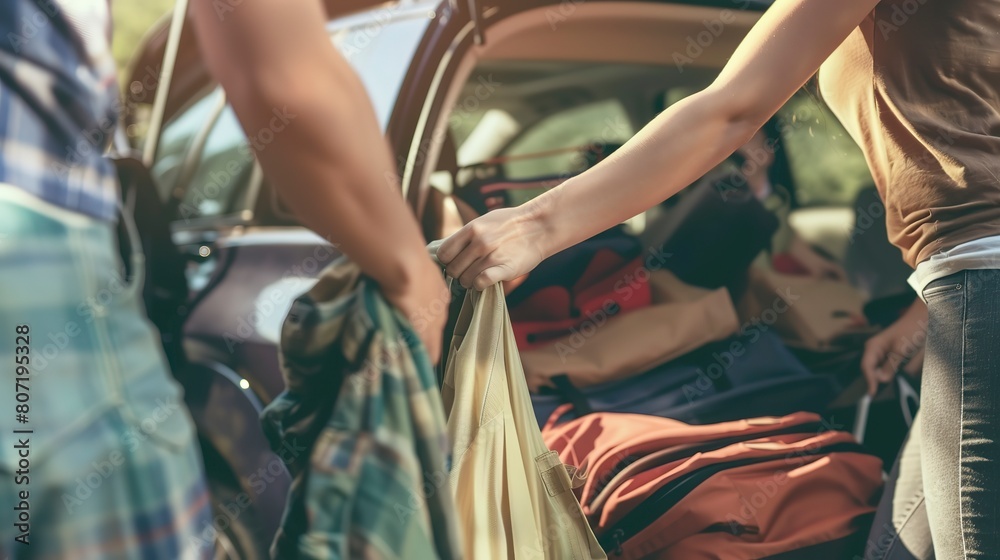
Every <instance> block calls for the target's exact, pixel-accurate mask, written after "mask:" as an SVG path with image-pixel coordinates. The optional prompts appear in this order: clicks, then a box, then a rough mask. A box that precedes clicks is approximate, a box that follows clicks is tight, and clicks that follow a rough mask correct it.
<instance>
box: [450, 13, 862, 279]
mask: <svg viewBox="0 0 1000 560" xmlns="http://www.w3.org/2000/svg"><path fill="white" fill-rule="evenodd" d="M876 4H878V0H845V1H840V2H833V1H830V0H777V1H776V2H775V3H774V5H773V6H772V7H771V8H770V9H769V10H768V11H767V13H765V14H764V16H763V17H762V18H761V20H760V21H759V22H758V23H757V24H756V25H755V26H754V28H753V29H752V30H751V31H750V33H749V34H748V35H747V37H746V38H745V39H744V40H743V42H742V43H741V44H740V46H739V48H737V50H736V52H735V54H734V55H733V57H732V58H731V59H730V60H729V62H728V64H726V67H725V68H724V69H723V71H722V73H721V74H720V75H719V77H718V78H717V79H716V80H715V82H714V83H713V84H712V85H711V86H710V87H708V88H707V89H705V90H704V91H702V92H699V93H697V94H694V95H692V96H690V97H688V98H687V99H685V100H683V101H681V102H679V103H677V104H675V105H673V106H672V107H670V108H669V109H667V110H666V111H664V112H663V113H661V114H660V115H659V116H657V117H656V118H655V119H654V120H653V121H652V122H650V123H649V124H648V125H646V126H645V127H644V128H643V129H642V130H641V131H640V132H639V133H638V134H636V136H635V137H634V138H632V139H631V140H629V141H628V142H627V143H626V144H625V145H624V146H623V147H622V148H620V149H619V150H617V151H616V152H615V153H614V154H613V155H612V156H611V157H610V158H608V159H607V160H606V161H604V162H602V163H601V164H600V165H598V166H596V167H594V168H592V169H590V170H588V171H586V172H585V173H582V174H581V175H578V176H576V177H574V178H571V179H569V180H567V181H566V182H565V183H563V184H562V185H561V186H559V187H558V188H555V189H553V190H551V191H549V192H548V193H546V194H544V195H542V196H540V197H538V198H536V199H534V200H533V201H531V202H529V203H528V204H526V205H524V206H522V207H520V208H518V209H516V211H515V212H511V213H507V214H499V215H498V216H497V217H492V216H490V215H487V216H485V217H484V218H481V219H480V220H478V222H479V223H478V224H477V222H473V223H471V224H469V225H468V226H466V228H464V229H463V230H462V231H460V232H459V233H457V234H455V235H454V236H452V237H451V238H450V239H449V240H448V241H447V242H446V243H445V244H444V246H443V247H442V248H441V249H442V250H441V251H440V252H439V253H438V254H439V256H440V257H441V259H442V260H443V261H444V262H447V263H449V266H448V271H449V273H451V274H455V275H458V276H460V277H461V279H462V283H463V284H464V285H466V286H469V285H473V284H474V285H475V286H476V287H478V288H482V287H485V286H487V285H490V284H492V283H495V282H497V281H500V280H508V279H510V278H511V277H516V276H518V275H520V274H523V273H524V272H527V271H528V270H530V268H531V267H533V266H534V264H536V263H534V262H533V261H534V260H535V259H543V258H546V257H548V256H550V255H552V254H554V253H556V252H558V251H560V250H562V249H565V248H566V247H569V246H571V245H574V244H576V243H579V242H580V241H583V240H584V239H587V238H589V237H591V236H593V235H594V234H597V233H599V232H601V231H604V230H606V229H608V228H610V227H612V226H614V225H615V224H618V223H620V222H622V221H623V220H626V219H628V218H630V217H632V216H634V215H636V214H638V213H640V212H642V211H644V210H646V209H648V208H650V207H652V206H654V205H656V204H658V203H660V202H662V201H663V200H665V199H667V198H669V197H671V196H673V195H674V194H676V193H677V192H678V191H679V190H681V189H682V188H684V187H685V186H686V185H689V184H691V183H693V182H694V181H696V180H697V179H698V178H699V177H701V176H702V175H704V174H705V173H707V172H708V171H709V170H710V169H711V168H713V167H714V166H716V165H718V164H719V163H720V162H722V161H723V160H724V159H725V158H726V157H728V156H729V154H731V153H733V152H734V151H735V150H736V149H737V148H739V147H740V146H742V145H743V144H744V143H746V142H747V141H748V140H749V139H750V138H751V136H752V135H753V134H754V132H756V131H757V130H758V129H759V128H760V127H761V126H763V124H764V123H765V122H766V121H767V119H768V118H770V117H771V116H772V115H774V113H776V112H777V111H778V109H780V108H781V106H782V105H783V104H784V103H785V102H786V101H788V99H789V98H791V96H792V95H793V94H794V93H795V92H796V91H797V90H798V89H799V88H801V87H802V85H803V84H805V82H806V81H808V79H809V78H810V77H811V76H812V75H813V74H814V73H815V72H816V70H817V69H818V68H819V66H820V65H821V64H822V63H823V61H824V60H826V59H827V58H828V57H829V56H830V54H831V53H832V52H833V51H834V50H836V48H837V47H838V46H839V45H840V44H841V43H842V42H843V41H844V39H846V38H847V36H848V35H849V34H850V33H851V31H852V30H854V29H855V28H856V27H857V26H858V24H859V23H860V22H861V21H862V20H863V19H864V18H865V16H866V15H867V14H868V13H870V12H871V10H872V9H873V8H874V7H875V5H876ZM500 220H504V221H507V222H508V223H507V224H505V225H504V227H493V226H494V224H493V221H500ZM515 236H519V237H522V238H530V239H532V240H533V242H532V244H530V245H529V244H526V243H524V242H517V241H514V237H515ZM504 247H510V248H509V249H505V248H504ZM514 251H517V252H519V253H520V254H521V255H529V256H527V257H525V256H518V255H515V254H513V252H514ZM529 261H531V262H529Z"/></svg>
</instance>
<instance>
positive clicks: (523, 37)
mask: <svg viewBox="0 0 1000 560" xmlns="http://www.w3.org/2000/svg"><path fill="white" fill-rule="evenodd" d="M769 4H770V1H767V0H629V1H620V0H587V1H583V0H504V1H503V2H497V1H493V0H489V1H487V0H468V1H461V2H459V1H456V0H444V1H440V2H439V1H437V0H413V1H399V2H391V3H389V4H385V5H382V6H380V7H378V8H375V9H371V10H366V11H362V12H358V13H355V14H353V15H350V16H348V17H343V18H339V19H336V20H333V21H330V22H328V26H327V29H328V30H329V34H330V37H331V40H332V41H333V43H334V44H335V45H336V46H337V48H339V49H340V51H341V52H342V53H343V54H344V55H345V57H346V58H347V60H348V61H350V63H351V64H352V65H353V67H354V68H355V70H357V72H358V74H359V75H360V77H361V80H362V81H363V83H364V85H365V87H366V88H367V91H368V93H369V95H370V98H371V102H372V105H373V106H374V108H375V113H376V115H377V117H378V122H379V124H380V125H381V126H382V127H383V129H384V131H385V134H386V137H387V138H388V140H389V142H390V144H391V147H392V149H393V151H394V153H395V154H396V158H397V163H398V171H399V176H400V178H401V185H402V190H403V194H404V196H405V198H406V200H407V202H408V203H409V205H410V206H411V207H412V209H413V210H414V212H415V214H416V215H417V216H418V218H419V219H420V221H421V224H422V226H423V228H424V232H425V235H426V236H427V237H428V238H433V237H440V236H441V235H443V234H444V233H446V232H447V231H448V227H449V226H448V223H449V219H452V218H454V216H452V214H453V213H454V212H453V210H454V204H452V205H450V206H449V204H450V203H449V202H448V200H449V197H448V195H450V194H453V193H458V192H460V191H461V190H462V189H463V188H466V187H467V186H468V185H470V184H473V183H476V184H481V183H482V182H483V181H484V180H488V179H489V178H490V177H491V176H496V175H498V174H499V175H500V176H502V177H504V178H505V179H510V180H523V179H530V178H537V177H543V176H544V177H565V176H569V175H572V174H574V173H577V172H579V171H580V170H581V169H583V168H584V167H586V165H588V164H587V160H588V155H592V154H589V152H588V151H587V149H585V148H581V146H583V147H586V146H594V145H599V146H612V147H613V146H615V145H618V144H621V143H623V142H624V141H626V140H627V139H628V138H630V137H631V136H632V135H633V134H634V133H635V132H636V131H637V130H639V129H640V128H641V127H642V126H643V125H644V124H645V123H647V122H648V121H650V120H651V119H652V118H654V117H655V116H656V114H657V113H658V112H660V111H662V110H663V109H664V108H666V107H668V106H670V105H671V104H672V103H675V102H677V101H678V100H680V99H682V98H683V97H684V96H686V95H688V94H690V93H693V92H694V91H697V90H698V89H699V88H701V87H704V86H705V85H707V84H709V83H710V82H711V80H712V79H713V78H714V77H715V76H716V74H717V73H718V72H719V70H720V69H721V67H722V66H723V65H724V63H725V62H726V60H727V59H728V57H729V56H730V55H731V54H732V52H733V50H734V49H735V47H736V46H737V44H738V42H739V41H740V40H741V39H742V37H743V36H744V35H745V34H746V33H747V31H748V30H749V29H750V27H751V26H752V25H753V24H754V22H756V21H757V19H758V18H759V17H760V16H761V14H762V13H763V11H764V10H765V9H766V8H767V7H768V5H769ZM169 32H170V20H169V19H164V20H163V21H161V22H160V23H159V24H158V25H157V27H155V28H154V29H153V30H152V31H151V32H150V33H149V34H148V35H147V37H146V39H145V40H144V42H143V45H142V47H141V48H140V49H139V51H138V53H137V54H136V56H135V58H134V59H133V62H132V64H131V66H130V69H129V74H128V76H129V77H128V81H127V83H128V87H127V88H126V89H127V92H126V93H127V95H126V104H125V124H126V129H125V131H126V134H124V135H123V137H122V138H120V139H119V140H120V146H121V149H120V150H119V152H120V153H121V156H122V157H121V164H120V167H121V169H122V170H123V171H122V174H123V184H124V185H125V188H126V199H127V200H134V201H137V202H138V203H139V204H138V206H137V222H138V223H139V226H140V229H141V230H142V236H143V242H144V245H145V249H146V251H147V254H148V255H149V261H150V266H152V267H158V270H157V271H155V272H154V273H153V274H150V275H148V278H149V280H148V282H149V285H148V286H147V289H146V293H145V295H146V300H147V307H148V308H149V312H150V317H151V318H152V319H153V321H154V322H155V323H156V324H157V326H158V327H160V329H161V331H162V332H163V333H164V343H165V346H166V347H167V353H168V355H169V356H170V357H171V363H172V366H173V367H174V371H175V375H176V376H177V377H178V379H179V380H180V381H181V383H182V384H183V385H184V387H185V390H186V402H187V405H188V406H189V408H190V410H191V412H192V416H193V418H194V420H195V423H196V425H197V428H198V434H199V437H200V441H201V444H202V450H203V455H204V458H205V463H206V469H207V473H208V477H209V480H210V485H211V490H212V495H213V505H214V508H215V513H216V516H215V520H214V524H213V527H212V528H207V531H206V535H208V536H211V537H213V538H215V539H216V552H217V557H219V558H244V559H255V558H263V557H266V550H267V546H268V543H269V542H270V540H271V538H272V537H273V535H274V534H275V531H276V530H277V527H278V525H279V524H280V521H281V515H282V511H283V507H284V503H285V499H286V495H287V493H288V490H289V484H290V481H291V479H290V477H289V474H288V472H287V469H286V467H285V465H284V462H283V460H282V457H281V456H280V453H275V452H274V451H272V450H271V448H270V446H269V444H268V441H267V439H266V437H265V436H264V434H263V433H262V431H261V429H260V425H259V421H258V415H259V413H260V412H261V410H262V409H263V407H265V406H266V405H267V404H268V403H269V402H270V401H271V400H272V399H274V398H275V397H276V396H277V395H278V394H279V393H280V392H281V391H282V390H283V388H284V382H283V379H282V375H281V370H280V366H279V358H278V347H277V345H278V341H279V334H280V329H281V324H282V321H283V319H284V316H285V314H286V312H287V310H288V309H289V307H290V305H291V303H292V301H293V300H294V299H295V298H296V297H297V296H299V295H300V294H301V293H303V292H304V291H305V290H307V289H308V288H309V287H310V286H311V285H312V282H314V281H315V278H316V276H317V274H318V273H319V272H320V271H321V270H322V269H323V268H324V267H325V266H327V265H329V264H330V263H331V262H333V261H334V260H335V259H336V258H337V257H338V256H339V252H338V251H337V249H336V248H335V247H334V246H333V245H331V244H330V243H328V242H327V241H326V240H324V239H321V238H320V237H319V236H317V235H316V234H314V233H312V232H311V231H309V230H307V229H306V228H304V227H303V226H302V225H301V224H299V223H298V222H297V221H296V219H295V217H294V216H293V215H291V214H290V213H289V211H288V210H287V209H286V208H285V207H284V206H283V205H282V204H281V201H280V199H279V197H278V196H277V194H276V193H275V191H274V189H273V188H272V187H271V186H270V185H269V184H268V181H267V179H266V177H265V176H264V175H263V173H262V172H261V170H260V168H259V166H258V165H257V163H256V162H255V160H254V157H253V155H252V152H251V150H250V149H249V145H251V144H255V145H256V148H257V149H266V144H267V143H268V141H269V138H272V137H273V135H276V134H280V133H281V130H280V128H279V127H283V126H285V125H287V123H290V122H293V121H294V119H297V118H308V116H307V115H295V114H291V113H288V112H282V111H280V110H279V111H278V112H277V113H276V120H275V121H274V122H276V123H277V125H276V127H275V129H273V130H263V131H260V133H259V134H257V135H254V136H252V137H250V138H248V137H247V136H246V135H245V134H244V133H243V131H242V129H241V127H240V126H239V123H238V122H237V119H236V117H235V115H234V113H233V110H232V108H231V107H230V106H229V105H228V104H227V102H226V96H225V93H224V92H223V91H222V90H221V89H220V88H219V87H218V86H217V85H216V84H215V83H214V82H213V81H212V80H211V78H210V76H209V74H208V72H207V70H206V68H205V67H204V64H203V61H202V60H201V58H200V56H199V55H198V52H197V42H196V40H195V37H194V35H193V33H192V31H191V29H190V28H189V27H185V28H183V30H182V31H181V36H180V41H179V42H178V44H179V50H178V51H177V52H176V53H167V51H168V45H169V44H170V41H169V40H168V38H169ZM165 54H171V56H167V57H165V56H164V55H165ZM164 60H166V61H167V62H168V66H164ZM168 74H169V75H172V80H171V82H170V87H169V88H168V89H169V92H168V93H166V94H162V93H161V92H160V91H159V90H160V85H161V81H162V79H163V77H164V76H166V75H168ZM158 93H161V98H162V102H161V103H154V101H155V100H156V99H157V94H158ZM782 115H783V122H786V123H787V124H788V126H786V127H783V129H782V137H783V142H784V147H785V150H784V151H785V152H786V156H785V160H784V163H782V165H783V166H784V171H783V172H784V174H785V175H786V176H787V182H788V183H789V184H788V186H789V187H794V188H792V189H791V190H790V192H791V193H792V194H794V201H793V211H792V217H791V221H792V223H793V224H795V225H796V227H797V229H798V230H799V231H800V234H801V235H803V237H805V238H806V239H807V240H808V241H809V242H810V243H812V244H814V245H817V246H820V247H822V248H823V249H824V250H826V252H828V253H830V254H832V255H834V256H837V257H839V258H843V257H844V255H845V253H847V251H848V249H849V247H850V245H851V238H852V233H851V232H852V228H853V227H854V219H855V213H856V212H855V209H853V208H852V207H851V204H852V203H853V201H854V199H855V197H856V196H857V195H858V193H859V192H860V191H861V190H863V189H865V188H866V187H868V186H870V184H871V177H870V175H869V173H868V170H867V166H866V165H865V162H864V159H863V158H862V156H861V154H860V151H859V150H858V149H857V147H856V145H854V143H853V142H852V141H851V140H850V139H849V138H848V137H847V136H846V134H845V133H844V130H843V129H842V128H841V127H840V125H839V124H838V123H837V121H836V119H834V118H833V117H832V115H831V114H830V113H829V111H828V110H827V109H826V107H825V105H824V104H823V102H822V100H820V99H818V98H817V96H816V95H815V93H813V92H812V90H810V89H809V88H808V87H807V88H806V89H804V90H803V91H802V92H800V94H798V95H796V96H795V97H794V98H793V99H792V100H791V101H790V102H789V103H788V105H786V107H785V108H784V109H783V110H782ZM161 123H162V124H161ZM349 133H350V132H349V131H336V130H331V131H330V134H349ZM677 133H678V134H683V133H684V131H677ZM143 152H145V157H144V156H143V155H140V154H142V153H143ZM484 162H485V164H484ZM477 182H478V183H477ZM654 214H655V213H653V214H649V215H647V216H640V217H637V219H634V220H633V221H632V222H631V223H630V225H629V227H632V228H637V229H642V227H643V223H642V222H643V219H644V218H646V219H654V218H655V216H654ZM449 216H451V218H449ZM298 452H300V451H298V450H287V449H286V450H281V453H293V454H294V453H298ZM287 458H288V457H287V456H286V457H285V459H287Z"/></svg>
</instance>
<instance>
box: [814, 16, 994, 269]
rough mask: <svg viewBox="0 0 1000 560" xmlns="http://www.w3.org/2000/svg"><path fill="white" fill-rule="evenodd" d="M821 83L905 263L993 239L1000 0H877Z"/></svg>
mask: <svg viewBox="0 0 1000 560" xmlns="http://www.w3.org/2000/svg"><path fill="white" fill-rule="evenodd" d="M819 78H820V88H821V91H822V94H823V97H824V99H825V100H826V101H827V103H828V104H829V105H830V107H831V108H832V109H833V111H834V113H835V114H836V115H837V117H838V118H839V119H840V120H841V122H842V123H843V124H844V126H845V127H846V128H847V130H848V132H849V133H850V134H851V135H852V136H853V137H854V139H855V140H856V141H857V142H858V144H860V145H861V147H862V149H863V151H864V153H865V157H866V159H867V160H868V165H869V167H871V170H872V175H873V177H874V178H875V183H876V186H877V187H878V190H879V192H880V193H881V195H882V200H883V201H884V202H885V206H886V220H887V226H888V231H889V239H890V241H892V242H893V243H894V244H895V245H897V246H898V247H899V248H900V249H902V251H903V256H904V258H905V259H906V261H907V262H908V263H909V264H910V265H911V266H916V265H917V263H919V262H921V261H923V260H925V259H927V258H928V257H930V256H931V255H932V254H934V253H936V252H938V251H942V250H948V249H952V248H954V247H955V246H957V245H960V244H962V243H965V242H967V241H972V240H975V239H979V238H982V237H988V236H991V235H1000V0H883V1H882V2H881V3H880V4H879V5H878V6H877V7H876V8H875V10H874V11H873V12H872V13H871V14H869V16H868V17H867V18H866V19H865V21H864V22H862V23H861V25H860V26H859V27H858V29H856V30H855V31H854V32H853V33H852V34H851V36H850V37H848V39H847V40H846V41H845V42H844V44H843V45H841V46H840V47H839V48H838V49H837V51H836V52H835V53H834V54H833V55H832V56H831V57H830V59H829V60H827V62H826V63H825V64H824V65H823V68H822V69H821V70H820V75H819Z"/></svg>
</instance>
